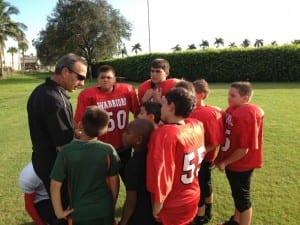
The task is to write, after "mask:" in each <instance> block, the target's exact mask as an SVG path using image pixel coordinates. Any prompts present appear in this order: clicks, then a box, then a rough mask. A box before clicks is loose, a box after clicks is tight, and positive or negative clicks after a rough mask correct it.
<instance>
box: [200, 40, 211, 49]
mask: <svg viewBox="0 0 300 225" xmlns="http://www.w3.org/2000/svg"><path fill="white" fill-rule="evenodd" d="M199 46H200V47H201V48H202V49H206V48H209V42H208V41H207V40H202V43H201V44H200V45H199Z"/></svg>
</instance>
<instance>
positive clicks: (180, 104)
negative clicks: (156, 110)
mask: <svg viewBox="0 0 300 225" xmlns="http://www.w3.org/2000/svg"><path fill="white" fill-rule="evenodd" d="M165 98H166V100H167V102H168V104H171V103H172V102H173V103H174V105H175V116H182V117H183V118H186V117H188V116H189V115H190V113H191V112H192V111H193V109H194V107H195V104H196V100H195V96H194V95H193V94H192V93H191V92H190V91H188V90H186V89H185V88H183V87H176V88H172V89H171V90H170V91H169V92H168V93H167V94H166V95H165Z"/></svg>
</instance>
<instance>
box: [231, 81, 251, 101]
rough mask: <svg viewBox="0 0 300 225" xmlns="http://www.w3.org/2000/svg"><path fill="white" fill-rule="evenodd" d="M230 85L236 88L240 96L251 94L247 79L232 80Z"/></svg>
mask: <svg viewBox="0 0 300 225" xmlns="http://www.w3.org/2000/svg"><path fill="white" fill-rule="evenodd" d="M230 87H231V88H235V89H237V90H238V93H239V94H240V95H241V96H249V97H250V98H251V97H252V95H253V90H252V86H251V83H250V82H248V81H237V82H233V83H232V84H231V85H230Z"/></svg>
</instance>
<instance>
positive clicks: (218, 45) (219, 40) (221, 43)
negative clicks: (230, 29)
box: [214, 38, 224, 48]
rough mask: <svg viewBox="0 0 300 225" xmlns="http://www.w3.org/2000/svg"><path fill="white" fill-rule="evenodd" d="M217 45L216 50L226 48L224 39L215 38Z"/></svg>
mask: <svg viewBox="0 0 300 225" xmlns="http://www.w3.org/2000/svg"><path fill="white" fill-rule="evenodd" d="M215 39H216V40H215V43H214V45H215V46H216V48H219V47H220V45H222V46H224V39H223V38H215Z"/></svg>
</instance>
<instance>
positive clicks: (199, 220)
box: [192, 216, 207, 225]
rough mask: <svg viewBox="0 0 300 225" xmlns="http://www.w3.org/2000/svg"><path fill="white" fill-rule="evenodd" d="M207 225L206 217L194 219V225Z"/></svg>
mask: <svg viewBox="0 0 300 225" xmlns="http://www.w3.org/2000/svg"><path fill="white" fill-rule="evenodd" d="M205 223H207V222H205V217H204V216H196V217H195V218H194V221H193V223H192V224H193V225H204V224H205Z"/></svg>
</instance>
